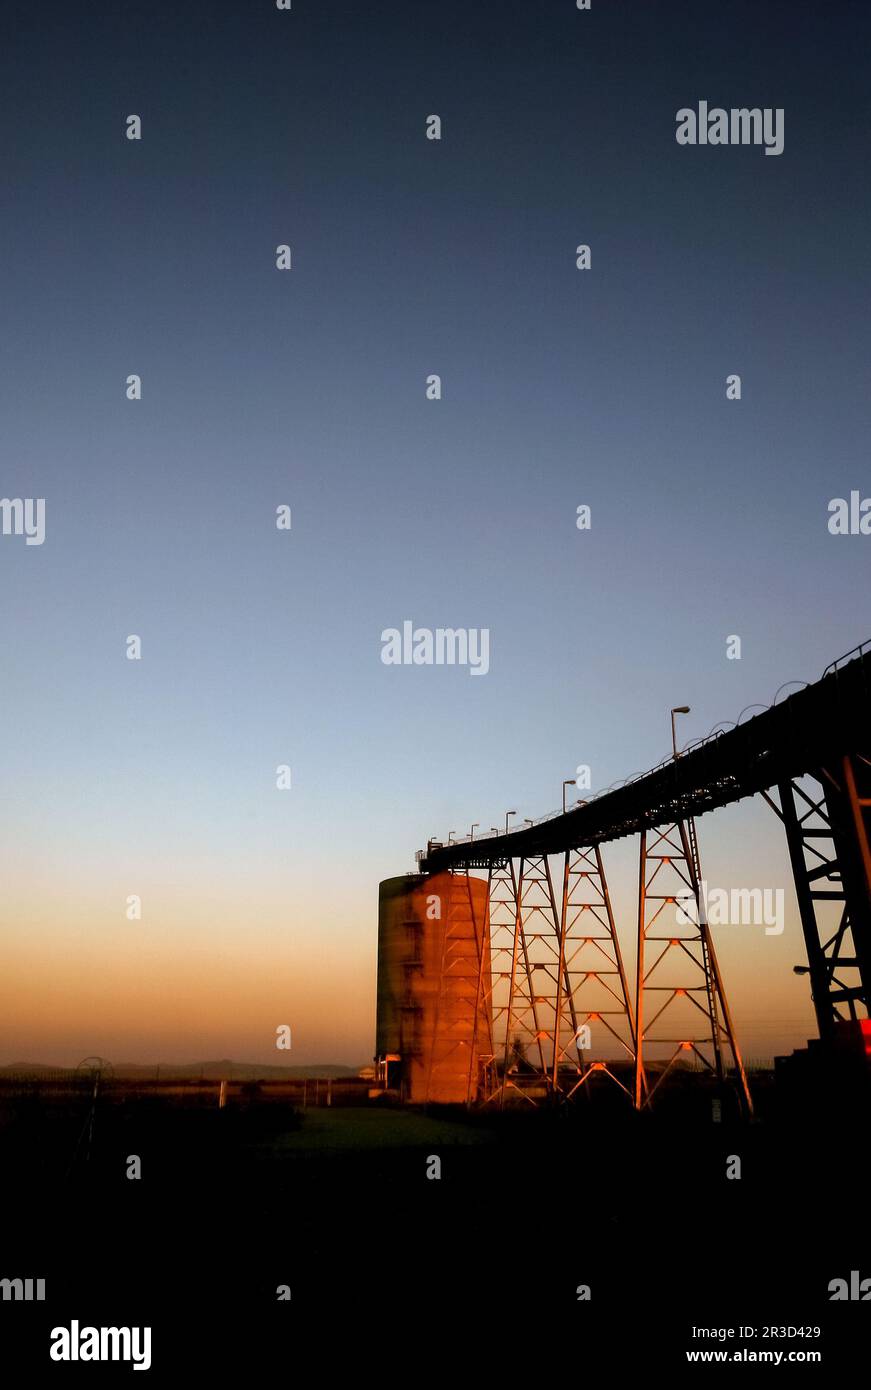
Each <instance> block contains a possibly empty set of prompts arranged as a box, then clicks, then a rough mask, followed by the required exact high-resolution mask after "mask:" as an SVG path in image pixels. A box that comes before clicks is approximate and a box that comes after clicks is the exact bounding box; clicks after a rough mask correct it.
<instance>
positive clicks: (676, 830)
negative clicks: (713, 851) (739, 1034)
mask: <svg viewBox="0 0 871 1390" xmlns="http://www.w3.org/2000/svg"><path fill="white" fill-rule="evenodd" d="M669 908H674V915H673V918H672V914H671V913H670V912H669V911H668V909H669ZM651 948H652V949H651ZM635 1021H636V1029H637V1046H636V1056H635V1104H636V1106H637V1107H638V1108H639V1109H640V1108H641V1107H642V1106H644V1105H649V1104H650V1102H651V1100H652V1098H653V1096H654V1095H655V1093H656V1091H657V1089H658V1088H659V1086H660V1085H661V1084H662V1082H663V1080H664V1079H665V1077H666V1076H667V1075H668V1073H669V1072H670V1071H671V1069H672V1067H673V1066H674V1064H675V1063H676V1062H677V1061H678V1059H679V1058H680V1057H682V1056H683V1055H684V1054H686V1053H689V1054H691V1055H693V1056H695V1057H696V1058H698V1059H699V1061H701V1062H702V1064H703V1065H704V1066H705V1067H706V1068H707V1069H708V1070H710V1071H712V1072H713V1073H714V1074H715V1076H716V1077H717V1080H718V1082H719V1083H720V1085H721V1087H722V1086H723V1084H724V1082H725V1080H726V1058H725V1056H724V1054H727V1053H730V1054H731V1061H732V1064H733V1067H734V1071H735V1076H736V1080H737V1083H738V1090H739V1095H740V1100H741V1104H742V1109H743V1110H744V1112H745V1113H746V1114H748V1115H749V1114H752V1110H753V1105H752V1101H751V1099H750V1091H749V1088H748V1085H747V1078H746V1076H745V1074H744V1066H743V1063H742V1061H741V1054H740V1052H739V1050H738V1043H737V1040H736V1038H735V1032H734V1029H733V1027H732V1019H731V1015H730V1013H729V1006H728V1003H727V1001H726V995H725V992H724V990H723V982H722V978H721V976H720V970H719V966H718V965H717V957H716V954H715V952H714V943H713V941H712V940H711V933H710V928H709V926H708V922H707V916H706V913H705V904H704V899H703V894H702V890H701V868H700V864H699V853H698V844H697V841H696V832H695V825H694V822H693V821H692V820H691V819H690V820H686V821H678V822H676V823H675V824H672V825H666V826H658V827H656V829H654V830H651V831H647V830H643V831H642V832H641V856H640V865H639V873H638V957H637V975H636V991H635ZM654 1061H656V1062H658V1063H659V1064H660V1065H662V1064H664V1065H662V1070H661V1071H660V1073H659V1076H658V1077H657V1078H656V1080H655V1081H653V1084H652V1085H651V1080H652V1077H649V1076H648V1072H647V1068H648V1067H649V1066H650V1064H651V1063H652V1062H654Z"/></svg>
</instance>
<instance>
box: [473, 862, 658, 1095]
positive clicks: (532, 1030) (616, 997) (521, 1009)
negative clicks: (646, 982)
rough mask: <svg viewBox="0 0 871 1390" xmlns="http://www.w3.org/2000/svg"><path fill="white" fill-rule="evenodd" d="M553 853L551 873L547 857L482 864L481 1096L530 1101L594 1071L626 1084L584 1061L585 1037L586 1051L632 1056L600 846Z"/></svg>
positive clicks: (577, 1083) (602, 1063) (571, 1086)
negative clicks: (484, 1045)
mask: <svg viewBox="0 0 871 1390" xmlns="http://www.w3.org/2000/svg"><path fill="white" fill-rule="evenodd" d="M561 859H562V864H561V871H560V873H559V877H558V878H557V877H556V874H555V872H554V870H553V869H552V867H551V863H550V860H549V858H548V856H546V855H541V856H537V857H535V858H526V859H520V860H518V861H513V860H509V861H507V862H505V863H503V864H495V865H492V866H491V868H490V878H489V951H488V955H487V960H488V970H487V972H486V978H485V974H483V973H482V983H481V987H480V990H479V1001H483V1005H484V1011H485V1012H486V1015H487V1017H489V1018H490V1019H491V1020H492V1028H493V1039H494V1047H493V1052H492V1055H491V1057H490V1059H489V1060H490V1064H491V1065H490V1074H489V1077H488V1083H489V1094H488V1099H489V1100H491V1101H494V1100H496V1099H497V1098H498V1101H499V1104H500V1106H502V1105H504V1103H505V1099H506V1096H507V1095H508V1094H509V1093H510V1092H512V1091H513V1092H515V1093H516V1094H517V1095H518V1096H520V1097H522V1098H523V1099H524V1100H526V1101H527V1102H529V1103H531V1104H535V1103H536V1102H537V1101H539V1100H542V1099H545V1098H548V1097H553V1096H563V1097H565V1098H568V1097H570V1096H573V1095H575V1093H576V1092H578V1091H579V1090H580V1089H581V1088H582V1087H585V1086H586V1085H587V1083H588V1081H589V1080H590V1078H591V1077H592V1076H593V1075H594V1074H598V1073H604V1074H606V1075H608V1076H609V1077H610V1078H611V1080H612V1081H614V1082H616V1083H617V1085H619V1086H621V1087H622V1089H624V1090H627V1088H626V1087H625V1086H623V1083H622V1082H621V1081H620V1080H619V1078H618V1077H617V1076H616V1075H615V1073H614V1071H613V1070H611V1068H610V1067H609V1066H608V1061H607V1060H604V1059H599V1058H596V1060H593V1056H594V1044H595V1052H598V1051H599V1049H600V1048H604V1051H605V1053H606V1054H607V1053H608V1052H609V1050H610V1052H611V1053H613V1052H614V1051H616V1052H617V1054H618V1056H622V1055H623V1054H626V1055H628V1057H629V1058H634V1054H635V1033H634V1025H633V1020H632V1009H631V1004H630V1001H629V990H628V985H627V981H626V973H625V970H624V967H623V959H622V956H621V953H620V945H619V942H618V939H617V932H616V929H615V926H614V918H613V913H612V910H611V901H610V896H609V893H608V886H607V882H606V880H605V873H604V869H603V866H602V859H601V854H600V852H599V850H598V848H594V849H587V848H581V849H573V850H569V851H567V852H566V853H565V855H564V856H561ZM555 880H556V886H555ZM557 887H558V888H559V890H560V896H559V898H558V897H557ZM585 1053H586V1054H587V1055H585ZM484 1060H485V1059H484V1052H483V1049H482V1051H481V1061H482V1064H483V1062H484ZM472 1089H473V1088H472V1086H471V1084H470V1096H471V1093H472ZM627 1094H630V1095H631V1093H629V1092H628V1090H627Z"/></svg>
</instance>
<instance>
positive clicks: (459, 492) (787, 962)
mask: <svg viewBox="0 0 871 1390" xmlns="http://www.w3.org/2000/svg"><path fill="white" fill-rule="evenodd" d="M869 39H871V11H869V10H868V9H867V7H865V6H863V5H861V4H858V3H855V4H854V3H829V4H827V5H825V6H822V5H819V6H803V5H796V4H794V3H786V2H785V0H784V3H779V2H778V0H773V2H772V3H770V4H767V5H765V6H764V7H762V6H759V5H758V4H748V3H742V2H741V0H738V2H737V3H733V4H730V5H729V6H722V5H715V4H713V3H704V4H701V3H698V0H685V2H684V0H670V2H669V3H665V2H664V0H663V2H662V3H657V0H643V2H642V0H637V2H636V3H628V0H627V2H626V3H606V0H593V4H592V8H591V9H590V10H589V11H579V10H577V8H576V6H575V5H574V4H572V3H570V0H540V3H537V4H535V5H530V4H528V3H523V0H476V3H475V4H474V5H469V4H467V3H457V0H443V3H440V4H439V5H437V6H433V5H423V4H421V3H414V2H413V0H401V2H400V0H390V2H389V3H388V2H387V0H381V2H380V3H373V4H369V5H364V4H360V3H359V0H355V2H354V3H334V0H294V3H293V7H292V10H291V11H290V12H284V11H281V12H279V11H277V10H276V8H275V7H274V5H272V4H271V3H267V0H246V3H241V0H239V3H229V0H224V2H223V3H207V0H186V3H185V4H184V5H183V6H180V5H176V4H169V3H154V0H152V2H151V3H140V0H130V3H127V4H125V5H124V6H123V7H120V6H116V5H111V4H108V3H103V0H100V3H94V4H92V5H89V6H86V7H82V6H73V5H69V4H63V3H58V0H47V2H46V3H42V4H40V5H39V6H33V5H32V4H29V3H24V2H23V0H7V3H6V4H5V5H4V6H3V14H2V17H0V77H2V81H0V132H2V134H0V149H2V161H3V178H2V182H0V200H2V216H0V228H2V230H0V302H2V305H3V331H2V334H0V462H2V474H0V493H2V495H3V496H4V497H9V498H16V497H21V498H44V499H45V540H44V543H43V544H42V545H27V544H26V543H25V539H24V537H23V536H20V535H14V534H13V535H0V585H2V589H0V592H2V596H3V602H2V606H0V639H2V650H3V663H2V673H3V679H2V709H3V729H4V750H3V766H4V777H3V796H2V801H0V818H2V826H0V830H2V836H0V844H2V849H0V856H2V858H0V869H2V880H3V894H2V905H0V920H2V932H0V1064H2V1063H4V1062H14V1061H20V1060H28V1061H35V1062H56V1063H59V1064H73V1065H74V1064H75V1063H76V1062H77V1061H78V1060H79V1059H80V1058H82V1057H83V1056H85V1055H88V1054H95V1053H96V1054H99V1055H102V1056H105V1057H108V1058H109V1059H110V1060H112V1061H114V1062H116V1063H117V1062H122V1061H154V1062H159V1061H187V1060H198V1059H202V1058H209V1057H233V1058H235V1059H236V1060H242V1061H258V1062H262V1063H266V1062H275V1061H287V1062H290V1063H297V1064H305V1063H313V1062H341V1063H346V1064H359V1063H363V1062H365V1061H367V1060H368V1059H369V1058H371V1055H372V1051H373V1048H374V1009H375V951H376V931H377V901H378V882H379V880H380V879H383V878H386V877H390V876H392V875H395V874H399V873H404V872H407V871H410V870H412V869H413V867H414V853H415V851H416V850H417V849H419V848H421V847H422V846H423V845H424V844H425V842H426V840H427V838H428V836H430V835H438V836H440V837H443V838H444V837H446V836H447V834H448V832H449V831H451V830H453V831H455V832H456V833H457V834H462V833H465V832H467V831H468V829H469V826H470V825H471V824H472V823H473V822H479V823H480V824H481V825H482V826H484V827H485V828H486V827H488V826H490V825H492V824H500V823H502V821H503V819H504V814H505V811H506V810H507V809H508V808H512V809H516V810H517V812H518V817H520V818H522V817H523V816H530V817H532V816H538V815H541V814H544V813H545V812H548V811H551V810H553V809H554V808H555V807H556V806H558V805H559V803H560V797H561V782H562V780H563V779H564V778H567V777H570V776H572V775H573V773H574V770H575V768H576V767H577V766H578V765H579V764H582V763H586V764H588V765H589V766H590V768H591V780H592V787H593V789H596V788H599V787H603V786H607V785H609V784H610V783H611V782H613V781H615V780H617V779H618V778H622V777H625V776H628V775H630V774H632V773H636V772H638V771H641V770H642V769H644V768H646V767H649V766H652V765H654V764H655V763H657V762H659V761H660V760H661V759H662V758H663V757H664V756H665V755H666V754H667V753H668V752H669V749H670V729H669V713H668V712H669V709H670V708H671V707H672V706H674V705H677V704H688V705H690V706H691V713H690V714H689V715H687V716H685V717H683V718H682V719H681V722H680V733H681V737H682V739H685V740H686V741H689V740H691V739H693V738H695V737H699V736H701V735H704V734H705V733H707V732H708V730H709V729H711V728H712V727H713V726H714V725H715V724H717V723H718V722H719V721H721V720H724V719H735V718H737V716H738V715H739V713H740V712H741V711H742V710H743V709H745V707H747V706H750V705H754V704H757V703H758V704H768V703H769V702H770V701H771V700H772V699H773V698H774V696H775V693H776V692H777V691H778V689H779V688H780V687H781V686H783V684H784V683H785V682H787V681H791V680H813V679H815V678H817V677H818V676H819V675H820V674H821V672H822V670H823V668H824V667H825V666H826V665H827V663H828V662H829V661H831V660H832V659H833V658H835V657H837V656H839V655H840V654H841V653H842V652H844V651H846V650H848V649H850V648H852V647H853V646H854V645H856V644H857V643H858V642H860V641H862V640H863V639H864V638H866V637H868V636H869V635H871V615H869V614H868V612H867V607H868V605H867V599H866V595H867V592H868V573H869V547H871V539H869V538H867V537H863V536H861V535H856V536H852V535H848V536H833V535H831V534H830V533H829V530H828V526H827V522H828V511H827V508H828V504H829V501H830V500H831V499H832V498H835V497H849V495H850V492H851V490H854V489H858V490H859V491H860V493H861V495H862V496H863V497H864V496H866V495H871V478H869V469H868V463H867V439H868V426H869V414H871V393H869V391H868V386H867V363H868V356H869V345H871V344H869V337H871V324H869V316H868V313H867V305H868V290H869V265H868V256H867V247H868V244H869V240H871V225H869V223H871V217H869V211H871V210H869V193H868V183H867V169H868V164H869V154H871V151H869V139H871V137H869V129H871V126H869V121H868V101H869V99H868V83H867V66H866V64H865V63H864V62H863V61H862V59H861V55H862V54H863V53H866V52H867V50H868V43H869ZM702 100H704V101H707V102H708V103H709V105H711V106H715V105H721V106H723V107H725V108H727V109H728V108H731V107H741V106H749V107H756V106H758V107H770V108H782V109H783V111H784V148H783V153H782V154H780V155H777V156H767V155H765V153H764V149H763V148H762V147H760V146H746V147H740V146H738V147H735V146H721V147H717V146H707V147H701V146H696V147H688V146H680V145H678V144H677V142H676V140H675V128H676V113H677V111H678V110H680V109H681V108H684V107H696V106H697V105H698V103H699V102H700V101H702ZM131 114H137V115H139V117H140V118H141V125H142V138H141V139H140V140H129V139H128V138H127V137H126V130H127V118H128V116H129V115H131ZM433 114H436V115H438V116H439V117H440V119H441V123H442V129H441V139H440V140H430V139H427V136H426V130H427V118H428V117H429V116H431V115H433ZM285 244H286V245H289V246H290V247H291V252H292V268H291V269H290V270H289V271H283V270H279V269H277V267H276V247H278V246H279V245H285ZM580 244H586V245H589V246H590V250H591V265H590V268H589V270H582V271H581V270H578V269H577V267H576V247H577V246H578V245H580ZM734 373H737V374H739V375H740V377H741V391H742V393H741V399H740V400H727V397H726V378H727V376H729V375H730V374H734ZM130 374H137V375H139V376H140V378H141V399H140V400H128V399H127V394H126V393H127V379H128V376H129V375H130ZM432 374H438V375H439V376H440V378H441V383H442V395H441V399H439V400H430V399H427V392H426V382H427V378H428V377H429V376H431V375H432ZM581 505H587V506H589V507H590V508H591V526H590V529H589V530H583V531H582V530H579V529H578V527H577V525H576V519H577V508H578V507H579V506H581ZM280 506H288V507H290V508H291V514H292V526H291V528H290V530H279V529H277V527H276V509H277V508H278V507H280ZM405 620H411V621H412V622H414V624H415V625H416V626H419V627H427V628H431V629H435V628H438V627H451V628H469V629H477V630H480V629H487V630H488V631H489V643H490V661H489V670H488V672H487V673H486V675H483V676H480V677H473V676H471V674H470V671H469V669H468V668H467V667H466V668H464V667H460V666H454V667H448V666H434V665H433V666H391V665H385V664H384V663H383V662H382V660H381V650H382V637H381V634H382V632H383V631H385V630H386V629H388V628H392V627H401V626H402V623H403V622H404V621H405ZM132 634H135V635H137V636H139V637H140V638H141V659H140V660H128V658H127V654H126V653H127V638H128V636H130V635H132ZM732 635H738V636H740V638H741V658H740V660H729V659H727V654H726V653H727V637H729V636H732ZM281 765H287V766H289V767H290V769H291V786H290V788H289V789H286V790H279V789H278V788H277V786H276V769H277V768H278V767H279V766H281ZM698 831H699V840H700V848H701V856H702V865H703V870H704V872H705V874H706V877H707V878H708V880H709V881H710V882H712V883H715V884H717V885H721V886H726V887H728V886H730V885H732V884H735V885H738V886H748V887H753V886H758V887H778V886H781V887H784V889H785V892H786V926H785V930H784V932H783V934H782V936H779V937H775V936H765V935H764V933H762V932H761V931H760V930H759V929H752V928H746V929H745V928H729V927H724V928H722V929H721V930H720V934H716V933H715V940H716V942H717V949H718V952H719V955H720V963H721V966H722V969H723V974H724V977H725V982H726V988H727V992H728V994H729V998H730V1002H731V1004H732V1008H733V1013H734V1021H735V1026H736V1029H737V1031H738V1035H739V1039H740V1041H741V1044H742V1047H743V1051H744V1053H745V1056H746V1057H750V1058H751V1059H752V1058H754V1057H764V1056H770V1055H772V1053H773V1052H775V1051H784V1050H789V1049H790V1048H792V1047H795V1046H800V1045H803V1043H804V1041H805V1039H806V1038H807V1037H808V1036H809V1035H811V1034H812V1033H813V1031H814V1030H813V1021H812V1011H811V1008H810V1002H809V997H808V990H807V981H806V979H804V978H801V977H797V976H795V975H794V974H793V973H792V966H793V965H794V964H796V963H799V962H801V961H802V960H803V959H804V955H803V948H802V943H801V936H800V931H799V927H798V921H797V915H796V911H795V904H794V896H793V894H792V890H791V886H790V878H789V867H788V860H787V855H786V849H785V845H784V843H783V837H782V833H781V831H780V827H779V825H778V822H777V821H776V818H775V817H774V815H773V813H772V812H771V811H770V810H769V808H767V807H766V806H765V805H764V804H763V803H758V802H754V803H748V804H742V805H740V806H737V807H732V808H729V809H728V810H724V811H718V812H717V813H716V814H715V815H712V816H707V817H704V818H702V819H701V820H700V821H699V824H698ZM636 857H637V844H635V843H631V842H625V843H621V844H618V845H615V846H612V847H609V848H608V849H607V850H606V853H605V863H606V868H608V871H609V877H610V880H611V887H612V891H613V894H614V901H615V907H616V909H617V913H618V923H619V927H620V932H621V939H622V941H623V944H624V949H625V952H626V956H627V961H628V963H629V964H630V966H631V962H632V960H633V959H634V951H633V937H634V931H635V919H634V913H635V905H634V894H635V889H636V878H637V859H636ZM134 894H135V895H138V896H139V897H140V898H141V903H142V916H141V919H140V920H128V917H127V915H126V914H127V900H128V897H129V896H130V895H134ZM283 1024H288V1025H290V1026H291V1029H292V1038H293V1047H292V1050H291V1052H290V1053H289V1054H287V1053H285V1054H278V1055H276V1050H275V1037H276V1029H277V1028H278V1027H279V1026H280V1025H283Z"/></svg>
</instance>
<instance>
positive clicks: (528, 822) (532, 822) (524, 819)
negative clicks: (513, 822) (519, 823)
mask: <svg viewBox="0 0 871 1390" xmlns="http://www.w3.org/2000/svg"><path fill="white" fill-rule="evenodd" d="M523 824H524V825H535V821H534V820H530V819H529V817H528V816H524V818H523Z"/></svg>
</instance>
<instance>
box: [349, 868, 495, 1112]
mask: <svg viewBox="0 0 871 1390" xmlns="http://www.w3.org/2000/svg"><path fill="white" fill-rule="evenodd" d="M486 914H487V883H486V881H485V880H484V879H479V878H473V877H470V876H467V875H466V874H456V875H454V874H451V873H439V874H432V875H430V876H429V877H422V876H421V875H419V874H407V875H403V876H402V877H401V878H388V879H385V881H384V882H383V883H382V884H381V885H380V889H379V901H378V1014H377V1023H376V1042H375V1048H376V1065H377V1068H378V1078H379V1081H380V1083H381V1084H382V1085H383V1086H389V1087H390V1088H392V1089H396V1090H399V1091H400V1093H401V1095H402V1097H403V1099H404V1100H409V1101H415V1102H422V1103H425V1102H426V1101H441V1102H443V1103H444V1102H454V1103H456V1102H461V1103H462V1102H465V1101H466V1100H474V1099H475V1098H476V1095H477V1092H478V1088H479V1078H480V1073H481V1068H482V1066H484V1065H489V1062H490V1061H491V1059H492V1055H493V1042H492V1024H491V1020H490V1015H489V1004H487V1003H486V1002H485V1001H488V1000H489V998H490V962H489V952H488V950H487V948H486V945H485V943H486Z"/></svg>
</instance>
